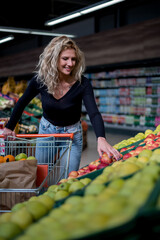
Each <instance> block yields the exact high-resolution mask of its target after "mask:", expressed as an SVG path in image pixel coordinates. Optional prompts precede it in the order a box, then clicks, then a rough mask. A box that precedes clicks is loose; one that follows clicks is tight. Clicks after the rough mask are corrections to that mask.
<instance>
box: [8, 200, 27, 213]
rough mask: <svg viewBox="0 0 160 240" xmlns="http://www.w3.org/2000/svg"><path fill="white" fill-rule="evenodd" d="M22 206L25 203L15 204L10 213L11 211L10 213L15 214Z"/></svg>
mask: <svg viewBox="0 0 160 240" xmlns="http://www.w3.org/2000/svg"><path fill="white" fill-rule="evenodd" d="M24 206H25V203H24V202H22V203H16V204H15V205H14V206H13V207H12V209H11V211H12V212H15V211H17V210H19V209H21V208H23V207H24Z"/></svg>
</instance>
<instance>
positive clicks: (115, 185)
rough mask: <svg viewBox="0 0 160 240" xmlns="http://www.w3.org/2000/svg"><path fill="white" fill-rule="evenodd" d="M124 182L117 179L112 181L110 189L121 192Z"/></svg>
mask: <svg viewBox="0 0 160 240" xmlns="http://www.w3.org/2000/svg"><path fill="white" fill-rule="evenodd" d="M124 182H125V181H124V180H123V179H122V178H117V179H114V180H113V181H111V182H110V184H109V185H108V187H109V188H113V189H116V190H120V189H121V188H122V187H123V185H124Z"/></svg>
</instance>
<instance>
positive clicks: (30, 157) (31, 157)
mask: <svg viewBox="0 0 160 240" xmlns="http://www.w3.org/2000/svg"><path fill="white" fill-rule="evenodd" d="M26 160H37V159H36V158H35V157H34V156H29V157H27V159H26Z"/></svg>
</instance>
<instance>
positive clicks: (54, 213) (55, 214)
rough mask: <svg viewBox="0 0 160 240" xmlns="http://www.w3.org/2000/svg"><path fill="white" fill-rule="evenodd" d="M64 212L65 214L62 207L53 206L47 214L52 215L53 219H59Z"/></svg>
mask: <svg viewBox="0 0 160 240" xmlns="http://www.w3.org/2000/svg"><path fill="white" fill-rule="evenodd" d="M63 205H64V204H63ZM65 214H66V211H65V210H64V209H62V207H59V208H54V209H53V210H51V211H50V213H49V216H50V217H52V218H53V219H56V220H59V219H61V218H63V216H64V215H65ZM57 222H58V221H57Z"/></svg>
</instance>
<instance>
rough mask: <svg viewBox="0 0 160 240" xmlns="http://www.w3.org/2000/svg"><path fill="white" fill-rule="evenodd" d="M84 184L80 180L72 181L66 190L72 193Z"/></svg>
mask: <svg viewBox="0 0 160 240" xmlns="http://www.w3.org/2000/svg"><path fill="white" fill-rule="evenodd" d="M84 186H85V185H84V184H83V183H82V182H80V181H77V182H73V183H72V184H71V185H70V187H69V189H68V191H69V193H72V192H75V191H77V190H80V189H82V188H83V187H84Z"/></svg>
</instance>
